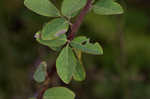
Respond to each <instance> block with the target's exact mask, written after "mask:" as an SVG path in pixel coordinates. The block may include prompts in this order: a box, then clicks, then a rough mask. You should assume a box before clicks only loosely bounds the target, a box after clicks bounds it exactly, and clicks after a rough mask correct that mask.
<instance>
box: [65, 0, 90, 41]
mask: <svg viewBox="0 0 150 99" xmlns="http://www.w3.org/2000/svg"><path fill="white" fill-rule="evenodd" d="M91 6H92V0H87V3H86V5H85V7H84V8H83V9H82V11H81V12H80V14H79V16H78V17H77V19H76V21H75V23H74V24H73V25H72V27H71V33H70V35H69V36H68V39H69V40H73V39H74V37H75V34H76V32H77V31H78V30H79V28H80V25H81V23H82V22H83V18H84V16H85V15H86V14H87V12H88V11H89V10H90V8H91Z"/></svg>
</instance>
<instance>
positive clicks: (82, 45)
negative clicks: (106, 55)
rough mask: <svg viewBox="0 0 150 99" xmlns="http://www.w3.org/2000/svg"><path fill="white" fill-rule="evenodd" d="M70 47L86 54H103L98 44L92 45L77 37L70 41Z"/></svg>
mask: <svg viewBox="0 0 150 99" xmlns="http://www.w3.org/2000/svg"><path fill="white" fill-rule="evenodd" d="M70 44H71V46H72V47H74V48H75V49H77V50H81V51H83V52H85V53H88V54H95V55H101V54H103V49H102V47H101V46H100V45H99V43H95V44H92V43H90V42H89V39H87V38H86V37H78V38H76V39H74V40H73V41H71V43H70Z"/></svg>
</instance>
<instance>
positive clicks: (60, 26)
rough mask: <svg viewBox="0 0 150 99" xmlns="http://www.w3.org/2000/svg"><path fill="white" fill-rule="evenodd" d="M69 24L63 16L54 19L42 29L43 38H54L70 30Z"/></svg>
mask: <svg viewBox="0 0 150 99" xmlns="http://www.w3.org/2000/svg"><path fill="white" fill-rule="evenodd" d="M68 28H69V24H68V22H67V21H66V20H65V19H63V18H56V19H53V20H52V21H51V22H49V23H47V24H46V25H45V26H44V27H43V29H42V39H43V40H53V39H55V38H57V37H58V36H60V35H62V34H64V33H66V32H67V31H68Z"/></svg>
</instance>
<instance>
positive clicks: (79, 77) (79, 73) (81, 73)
mask: <svg viewBox="0 0 150 99" xmlns="http://www.w3.org/2000/svg"><path fill="white" fill-rule="evenodd" d="M85 77H86V73H85V69H84V67H83V65H82V63H81V61H79V60H78V61H77V66H76V68H75V71H74V73H73V78H74V80H76V81H83V80H85Z"/></svg>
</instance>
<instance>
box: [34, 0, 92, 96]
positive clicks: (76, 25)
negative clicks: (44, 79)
mask: <svg viewBox="0 0 150 99" xmlns="http://www.w3.org/2000/svg"><path fill="white" fill-rule="evenodd" d="M91 6H92V0H87V3H86V5H85V7H84V8H83V9H82V11H81V12H80V14H79V16H78V17H77V19H76V21H75V23H74V24H73V25H72V27H71V33H70V34H69V36H68V40H73V39H74V37H75V34H76V32H77V31H78V30H79V28H80V25H81V23H82V22H83V18H84V16H85V15H86V14H87V12H88V11H89V10H90V8H91ZM55 72H56V65H53V67H52V70H51V72H48V77H52V76H53V75H54V73H55ZM48 88H49V83H47V85H44V86H43V88H42V90H41V91H40V92H39V94H38V96H37V99H42V97H43V94H44V92H45V91H46V90H47V89H48Z"/></svg>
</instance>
